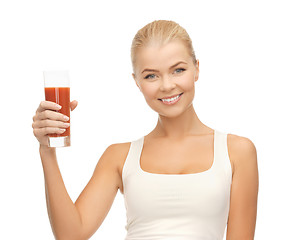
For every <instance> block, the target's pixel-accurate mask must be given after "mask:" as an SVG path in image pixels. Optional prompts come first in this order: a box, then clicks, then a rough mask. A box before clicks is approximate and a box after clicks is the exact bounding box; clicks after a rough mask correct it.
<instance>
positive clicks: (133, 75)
mask: <svg viewBox="0 0 292 240" xmlns="http://www.w3.org/2000/svg"><path fill="white" fill-rule="evenodd" d="M132 77H133V78H134V80H135V83H136V85H137V87H138V88H139V90H140V91H141V88H140V86H139V84H138V82H137V79H136V76H135V74H134V73H132Z"/></svg>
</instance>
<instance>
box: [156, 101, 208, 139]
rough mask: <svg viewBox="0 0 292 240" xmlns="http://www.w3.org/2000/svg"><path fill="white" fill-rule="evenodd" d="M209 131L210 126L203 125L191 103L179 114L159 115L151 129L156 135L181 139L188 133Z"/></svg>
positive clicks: (199, 133)
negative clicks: (174, 115) (173, 115)
mask: <svg viewBox="0 0 292 240" xmlns="http://www.w3.org/2000/svg"><path fill="white" fill-rule="evenodd" d="M206 132H207V133H210V128H208V127H207V126H205V125H204V124H203V123H202V122H201V121H200V119H199V118H198V116H197V114H196V112H195V109H194V107H193V104H191V105H190V107H189V108H188V109H186V111H185V112H184V113H182V114H181V115H179V116H177V117H174V118H169V117H165V116H162V115H159V117H158V121H157V125H156V127H155V129H154V130H153V133H155V135H156V136H158V137H167V138H171V139H176V140H179V139H183V138H184V137H186V136H190V135H201V134H204V133H205V134H206Z"/></svg>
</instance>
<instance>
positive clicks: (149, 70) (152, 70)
mask: <svg viewBox="0 0 292 240" xmlns="http://www.w3.org/2000/svg"><path fill="white" fill-rule="evenodd" d="M181 63H184V64H187V63H186V62H183V61H179V62H177V63H176V64H174V65H172V66H171V67H170V68H169V69H171V68H174V67H176V66H177V65H179V64H181ZM143 72H159V71H158V70H156V69H149V68H145V69H144V70H143V71H142V72H141V74H142V73H143Z"/></svg>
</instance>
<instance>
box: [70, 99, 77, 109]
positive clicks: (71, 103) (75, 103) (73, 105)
mask: <svg viewBox="0 0 292 240" xmlns="http://www.w3.org/2000/svg"><path fill="white" fill-rule="evenodd" d="M77 105H78V102H77V101H76V100H73V101H72V102H70V108H71V111H73V110H74V109H75V108H76V107H77Z"/></svg>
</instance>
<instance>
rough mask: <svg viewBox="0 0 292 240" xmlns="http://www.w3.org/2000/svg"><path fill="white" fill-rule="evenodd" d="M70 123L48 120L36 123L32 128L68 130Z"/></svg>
mask: <svg viewBox="0 0 292 240" xmlns="http://www.w3.org/2000/svg"><path fill="white" fill-rule="evenodd" d="M69 126H70V123H68V122H62V121H54V120H50V119H46V120H41V121H36V122H33V123H32V127H33V128H43V127H57V128H68V127H69Z"/></svg>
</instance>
